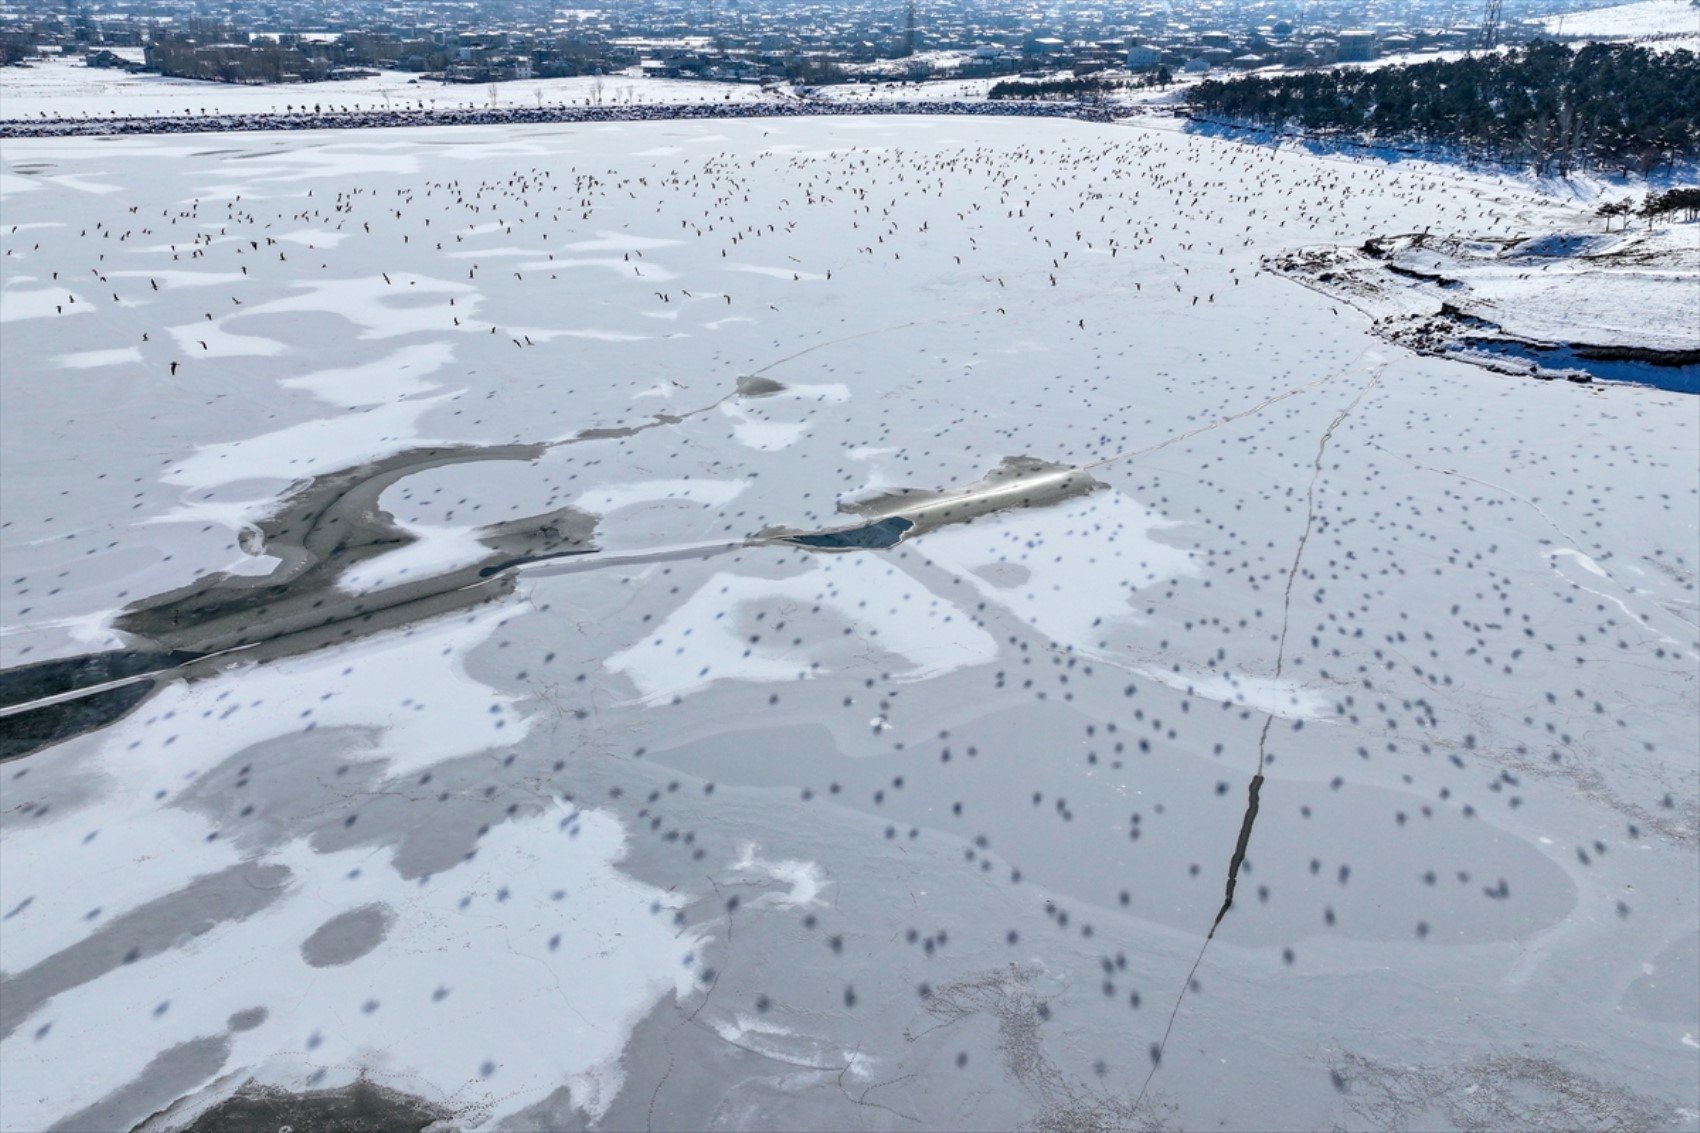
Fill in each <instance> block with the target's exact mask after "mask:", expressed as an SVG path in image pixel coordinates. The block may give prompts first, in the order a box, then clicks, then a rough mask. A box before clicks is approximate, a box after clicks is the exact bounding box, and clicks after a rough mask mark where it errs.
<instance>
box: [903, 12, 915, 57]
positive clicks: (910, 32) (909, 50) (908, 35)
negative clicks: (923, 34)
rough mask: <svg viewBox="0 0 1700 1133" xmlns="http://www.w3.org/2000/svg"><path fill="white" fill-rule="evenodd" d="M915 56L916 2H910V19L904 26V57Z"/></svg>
mask: <svg viewBox="0 0 1700 1133" xmlns="http://www.w3.org/2000/svg"><path fill="white" fill-rule="evenodd" d="M913 54H915V0H909V18H908V20H907V22H906V23H905V24H904V25H903V57H904V58H905V59H907V58H908V57H909V56H911V55H913Z"/></svg>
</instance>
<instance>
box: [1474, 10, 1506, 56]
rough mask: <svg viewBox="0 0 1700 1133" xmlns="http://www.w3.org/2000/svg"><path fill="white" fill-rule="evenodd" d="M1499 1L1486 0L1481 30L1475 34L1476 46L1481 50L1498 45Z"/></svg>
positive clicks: (1490, 48)
mask: <svg viewBox="0 0 1700 1133" xmlns="http://www.w3.org/2000/svg"><path fill="white" fill-rule="evenodd" d="M1499 3H1500V0H1487V9H1486V10H1485V11H1484V12H1483V13H1482V30H1481V32H1480V34H1478V35H1477V36H1476V46H1477V47H1479V48H1481V49H1482V50H1483V51H1492V50H1493V49H1494V48H1495V47H1497V46H1499Z"/></svg>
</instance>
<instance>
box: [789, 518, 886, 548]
mask: <svg viewBox="0 0 1700 1133" xmlns="http://www.w3.org/2000/svg"><path fill="white" fill-rule="evenodd" d="M914 526H915V524H914V523H913V522H911V521H910V520H907V519H904V518H903V517H902V516H900V515H894V516H891V517H889V518H887V519H880V520H875V521H874V522H873V523H868V524H864V525H863V526H861V527H851V528H847V529H845V530H843V531H823V532H821V533H820V534H818V535H793V536H791V537H790V538H789V539H787V540H786V542H788V543H796V544H797V545H799V546H802V547H815V548H817V549H819V550H823V551H866V550H883V549H885V548H887V547H895V546H896V545H897V543H898V541H899V540H900V539H902V538H903V536H904V534H905V533H906V532H908V531H910V530H911V529H913V528H914Z"/></svg>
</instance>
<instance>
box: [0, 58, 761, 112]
mask: <svg viewBox="0 0 1700 1133" xmlns="http://www.w3.org/2000/svg"><path fill="white" fill-rule="evenodd" d="M789 97H791V96H790V95H789V93H787V94H784V95H780V94H776V93H773V92H768V91H763V90H762V88H761V87H759V86H756V85H753V84H750V83H711V82H700V81H696V80H691V79H653V78H645V77H642V76H638V75H601V76H584V77H580V78H571V79H533V80H529V81H515V82H506V83H495V84H462V83H452V84H444V83H437V82H430V81H427V80H423V79H421V78H420V77H419V76H418V75H416V74H410V73H408V72H405V71H388V72H383V73H381V74H379V75H377V76H376V77H373V78H367V79H342V80H337V81H334V82H323V83H293V84H277V85H270V86H242V85H239V84H235V83H209V82H202V81H199V80H196V79H172V78H166V77H165V76H163V75H149V74H135V75H132V74H129V73H127V72H124V71H114V70H104V69H101V68H98V67H89V66H86V65H85V64H84V63H83V62H82V60H80V59H75V58H69V57H66V58H46V59H43V60H42V61H41V62H38V63H32V64H31V65H30V66H28V67H0V119H28V118H43V117H46V118H83V117H87V118H110V117H116V116H147V115H182V114H203V113H222V114H262V113H284V112H286V111H288V110H290V109H292V108H293V109H295V110H302V109H304V108H305V109H311V108H313V107H314V106H319V107H322V108H323V109H325V110H327V111H328V110H330V109H332V108H333V107H334V108H336V109H339V110H343V109H346V110H391V109H397V110H400V109H409V108H413V107H423V108H425V109H427V110H429V109H462V108H468V107H470V108H473V109H485V108H502V107H520V108H526V107H538V106H546V107H547V106H652V105H656V104H658V103H669V104H680V103H685V104H696V103H705V102H707V103H723V102H757V101H775V100H778V99H781V98H789Z"/></svg>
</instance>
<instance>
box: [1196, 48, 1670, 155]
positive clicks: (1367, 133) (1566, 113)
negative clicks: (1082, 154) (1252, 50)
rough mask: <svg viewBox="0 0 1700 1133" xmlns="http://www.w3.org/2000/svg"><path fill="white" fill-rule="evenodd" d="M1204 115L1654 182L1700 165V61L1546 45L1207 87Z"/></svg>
mask: <svg viewBox="0 0 1700 1133" xmlns="http://www.w3.org/2000/svg"><path fill="white" fill-rule="evenodd" d="M1190 102H1191V105H1192V108H1193V110H1194V112H1195V113H1201V114H1205V115H1215V116H1221V117H1224V118H1228V119H1232V120H1235V121H1240V122H1246V123H1250V124H1255V125H1259V126H1264V127H1269V128H1272V129H1282V128H1293V127H1296V128H1298V129H1301V130H1303V131H1305V132H1307V133H1314V134H1321V135H1325V136H1326V135H1337V136H1342V137H1352V138H1355V139H1362V140H1373V141H1379V142H1388V143H1394V144H1403V143H1416V144H1437V145H1442V146H1446V147H1449V148H1454V149H1460V150H1462V151H1464V154H1465V156H1467V157H1470V158H1473V159H1482V160H1490V161H1497V162H1503V163H1506V164H1512V165H1519V166H1527V167H1529V168H1531V169H1534V170H1536V171H1538V172H1541V173H1548V172H1551V173H1557V174H1559V175H1560V176H1564V175H1567V174H1569V173H1571V172H1572V171H1574V170H1578V169H1616V170H1619V171H1621V172H1625V173H1628V172H1640V173H1646V172H1651V171H1652V170H1655V169H1657V168H1659V167H1660V166H1674V165H1675V164H1676V163H1677V162H1678V161H1681V160H1683V159H1684V158H1692V157H1695V156H1697V155H1700V57H1697V56H1696V55H1695V54H1694V53H1693V52H1692V51H1687V50H1675V51H1649V50H1648V49H1646V48H1645V47H1641V46H1638V45H1635V44H1628V43H1590V44H1587V45H1585V46H1583V47H1581V48H1580V49H1572V48H1570V47H1566V46H1564V45H1562V44H1557V43H1549V42H1545V41H1536V42H1534V43H1530V44H1528V45H1526V46H1523V47H1519V48H1514V49H1512V50H1509V51H1506V52H1503V53H1489V54H1482V55H1476V56H1471V57H1469V58H1464V59H1457V60H1451V61H1440V60H1436V61H1433V62H1427V63H1416V64H1410V65H1404V66H1389V67H1381V68H1373V69H1369V68H1346V69H1339V70H1319V71H1308V72H1304V73H1301V74H1293V75H1276V76H1270V77H1250V76H1248V77H1245V78H1238V79H1228V80H1215V79H1207V80H1205V81H1204V82H1201V83H1199V84H1198V85H1197V86H1196V87H1194V88H1193V90H1192V94H1191V98H1190Z"/></svg>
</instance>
